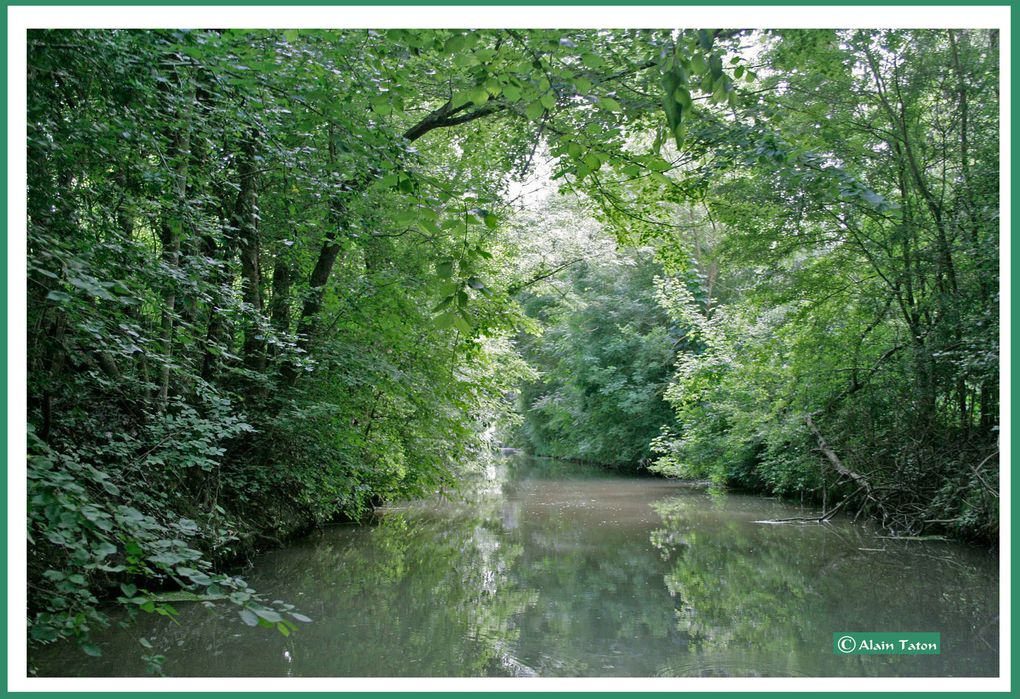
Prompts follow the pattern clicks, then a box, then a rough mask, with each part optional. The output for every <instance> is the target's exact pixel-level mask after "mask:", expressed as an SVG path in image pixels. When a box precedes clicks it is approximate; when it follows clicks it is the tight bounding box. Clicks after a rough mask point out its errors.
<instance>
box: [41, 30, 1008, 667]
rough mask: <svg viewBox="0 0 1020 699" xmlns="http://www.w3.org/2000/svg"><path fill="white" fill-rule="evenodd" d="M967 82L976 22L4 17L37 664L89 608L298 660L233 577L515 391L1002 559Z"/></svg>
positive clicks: (992, 202) (975, 103)
mask: <svg viewBox="0 0 1020 699" xmlns="http://www.w3.org/2000/svg"><path fill="white" fill-rule="evenodd" d="M997 66H998V49H997V36H996V34H995V33H994V32H984V31H981V32H979V31H911V32H906V31H889V32H874V31H863V30H855V31H846V32H835V31H790V32H740V31H706V30H700V31H683V32H674V31H668V30H661V31H660V30H657V31H635V30H620V31H591V30H583V31H582V30H578V31H563V30H556V31H551V30H549V31H547V30H542V31H511V30H485V31H433V30H422V31H417V30H414V31H410V30H398V31H385V32H374V31H353V30H352V31H305V30H301V31H296V30H288V31H261V30H259V31H239V30H228V31H85V30H60V31H33V32H31V33H30V35H29V48H28V71H29V73H28V114H27V119H28V143H27V149H28V151H27V152H28V211H27V216H28V250H29V255H28V282H29V287H28V288H29V291H28V347H27V351H28V370H29V371H28V382H29V386H28V388H29V405H28V434H29V454H28V478H29V522H28V535H29V541H30V556H29V571H28V575H29V590H30V594H29V606H30V610H29V635H30V638H31V640H32V641H33V642H35V643H46V642H51V641H53V640H56V639H58V638H64V637H73V638H76V639H78V640H79V641H80V642H81V643H82V644H83V647H84V649H85V650H86V652H98V650H97V649H96V648H95V647H93V646H91V645H90V644H89V642H88V636H89V632H90V631H91V630H92V629H94V628H96V627H97V626H99V625H102V624H104V623H105V622H106V617H105V615H104V614H102V613H100V612H99V611H98V609H97V605H98V598H99V597H100V596H101V595H104V594H109V592H110V590H111V589H113V590H116V595H117V599H118V600H119V601H120V602H121V603H122V604H123V605H124V606H125V607H126V608H128V609H129V610H141V611H144V612H151V613H160V614H164V615H168V616H173V615H174V614H175V610H174V608H173V606H172V604H171V601H172V597H168V596H167V595H165V594H157V593H159V591H161V590H166V589H178V588H180V589H184V590H185V591H187V592H189V593H191V594H192V595H195V596H196V598H198V599H204V600H205V601H206V602H208V603H213V602H222V603H228V604H235V605H238V608H239V614H240V617H241V619H243V620H244V622H245V623H248V624H250V625H263V626H275V627H276V628H277V629H278V630H279V631H280V632H281V633H284V634H289V633H291V632H292V631H293V630H294V629H295V628H296V624H295V623H294V622H301V621H303V620H305V619H306V617H304V616H303V615H302V614H301V612H300V610H297V609H294V608H293V607H290V606H289V605H288V604H286V603H285V602H273V603H270V602H268V601H266V600H263V599H261V598H260V597H259V595H258V593H257V592H256V591H254V590H252V589H250V588H249V587H248V585H247V584H246V583H245V581H244V580H243V579H242V578H239V577H236V576H233V575H229V574H227V573H226V572H225V571H229V570H230V565H231V564H233V563H236V562H237V561H239V560H242V559H243V558H244V557H245V556H247V555H249V554H250V553H251V552H253V551H254V550H256V549H257V548H258V547H260V546H264V545H268V544H272V543H276V542H279V541H281V540H282V539H284V538H286V537H288V536H292V535H294V534H296V533H298V532H301V531H305V530H307V529H309V528H311V527H314V526H317V525H321V524H322V523H324V522H327V521H330V520H333V519H336V518H340V517H350V518H356V517H358V516H360V515H362V514H363V513H364V512H366V511H367V510H369V509H370V508H371V507H372V506H373V505H374V504H377V503H379V502H382V501H386V500H392V499H396V498H403V497H411V496H415V495H420V494H425V493H430V492H434V491H435V490H437V489H441V488H447V487H455V485H456V482H457V476H458V470H459V469H461V468H463V467H464V464H467V463H470V461H471V458H470V456H471V454H472V453H476V452H478V451H479V450H482V449H485V448H486V447H487V442H486V439H487V437H489V436H491V435H492V434H493V433H494V429H493V428H494V426H498V425H505V424H507V423H508V422H513V421H514V417H513V415H512V413H513V408H514V396H515V395H516V398H517V405H518V406H519V408H520V413H521V415H522V416H523V424H521V425H520V427H519V428H518V429H519V432H518V435H519V436H520V437H521V438H524V439H526V440H527V441H528V442H529V443H530V444H531V445H532V446H533V448H535V449H536V450H538V451H542V452H544V453H549V454H554V455H557V456H564V457H573V458H580V459H587V460H592V461H598V462H605V463H612V464H631V465H633V464H642V463H650V462H651V461H652V460H654V463H652V465H651V468H652V469H653V470H655V471H658V472H660V473H664V474H667V475H675V476H699V477H701V476H710V477H712V478H714V479H716V480H718V481H720V482H728V483H733V484H738V485H743V486H747V487H754V488H758V489H763V490H769V491H772V492H776V493H786V494H794V493H801V494H805V493H808V494H811V495H813V496H815V497H817V498H818V499H819V500H820V501H823V502H824V503H825V505H826V509H827V510H830V511H831V510H832V509H835V508H846V509H851V510H860V511H862V512H867V513H869V514H873V515H876V516H877V517H878V518H879V519H880V520H881V521H882V523H883V524H884V525H885V526H888V527H891V528H894V529H896V530H897V531H905V532H912V533H917V532H921V531H925V530H927V529H930V528H932V527H936V528H942V529H948V530H950V531H952V532H954V533H957V534H961V535H965V536H971V537H976V538H981V539H983V540H986V541H994V540H995V538H996V537H997V531H998V530H997V527H998V514H997V507H998V494H997V481H998V478H997V475H998V461H997V458H996V457H997V430H998V389H999V386H998V344H997V342H998V317H999V316H998V284H997V273H998V266H997V265H998V93H997V89H998V68H997ZM543 167H544V168H545V170H543ZM536 173H538V177H539V180H540V181H541V182H542V183H544V186H545V188H546V189H549V188H551V187H553V186H555V185H557V184H558V185H559V189H560V194H557V195H556V196H551V197H549V198H548V199H547V200H546V201H545V203H543V204H541V205H537V206H535V205H532V206H530V207H529V206H524V207H523V210H522V209H521V206H520V203H519V202H518V201H516V200H517V199H518V198H519V197H518V196H515V194H514V192H515V189H519V188H520V183H521V182H522V181H524V180H525V179H527V178H528V177H529V176H533V175H535V174H536ZM564 212H565V213H564ZM581 229H585V230H587V232H588V233H587V234H586V237H585V236H580V237H579V235H578V233H577V231H578V230H581ZM582 237H584V238H585V240H587V241H588V242H589V243H592V241H594V242H593V243H592V244H590V245H589V244H585V243H584V241H582V240H581V238H582ZM610 240H611V241H612V243H608V244H607V241H610ZM519 419H520V418H518V420H519ZM504 433H505V430H504ZM178 594H179V593H178ZM152 663H153V665H154V667H158V664H159V658H158V657H156V656H153V657H152Z"/></svg>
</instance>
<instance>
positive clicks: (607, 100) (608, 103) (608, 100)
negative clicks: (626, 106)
mask: <svg viewBox="0 0 1020 699" xmlns="http://www.w3.org/2000/svg"><path fill="white" fill-rule="evenodd" d="M598 105H599V106H600V107H602V108H603V109H606V110H609V111H610V112H622V111H623V107H622V106H620V103H619V102H617V101H616V100H614V99H613V98H612V97H602V98H601V99H599V101H598Z"/></svg>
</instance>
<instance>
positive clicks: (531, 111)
mask: <svg viewBox="0 0 1020 699" xmlns="http://www.w3.org/2000/svg"><path fill="white" fill-rule="evenodd" d="M524 113H525V114H526V115H527V117H528V118H529V119H531V120H532V121H538V120H539V119H541V118H542V115H543V114H545V107H543V106H542V103H541V102H539V101H537V100H536V101H534V102H532V103H531V104H529V105H528V106H527V107H526V108H525V109H524Z"/></svg>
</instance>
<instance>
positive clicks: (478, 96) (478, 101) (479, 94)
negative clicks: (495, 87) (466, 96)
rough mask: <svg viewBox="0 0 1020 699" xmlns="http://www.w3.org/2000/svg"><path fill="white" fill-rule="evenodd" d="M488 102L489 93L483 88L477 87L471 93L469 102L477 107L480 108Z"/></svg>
mask: <svg viewBox="0 0 1020 699" xmlns="http://www.w3.org/2000/svg"><path fill="white" fill-rule="evenodd" d="M488 101H489V91H488V90H486V89H485V88H484V87H479V88H476V89H474V90H472V91H471V102H473V103H474V104H475V105H477V106H479V107H480V106H482V105H483V104H485V103H486V102H488Z"/></svg>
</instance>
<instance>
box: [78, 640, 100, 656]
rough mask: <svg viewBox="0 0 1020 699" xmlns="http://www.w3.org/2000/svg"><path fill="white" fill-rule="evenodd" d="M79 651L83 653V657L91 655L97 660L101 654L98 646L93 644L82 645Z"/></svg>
mask: <svg viewBox="0 0 1020 699" xmlns="http://www.w3.org/2000/svg"><path fill="white" fill-rule="evenodd" d="M81 649H82V650H83V651H85V655H91V656H92V657H93V658H98V657H100V656H101V655H102V654H103V651H102V650H101V649H100V648H99V646H97V645H95V644H94V643H82V644H81Z"/></svg>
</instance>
